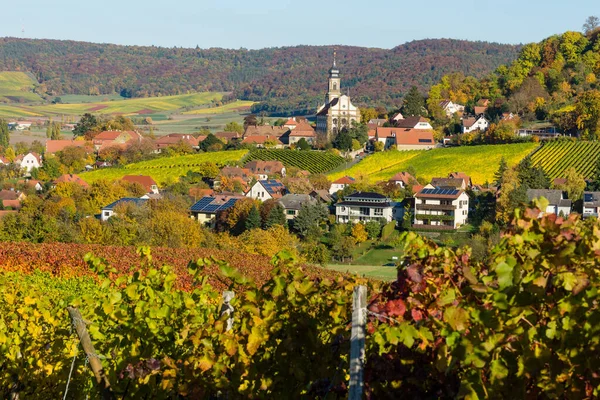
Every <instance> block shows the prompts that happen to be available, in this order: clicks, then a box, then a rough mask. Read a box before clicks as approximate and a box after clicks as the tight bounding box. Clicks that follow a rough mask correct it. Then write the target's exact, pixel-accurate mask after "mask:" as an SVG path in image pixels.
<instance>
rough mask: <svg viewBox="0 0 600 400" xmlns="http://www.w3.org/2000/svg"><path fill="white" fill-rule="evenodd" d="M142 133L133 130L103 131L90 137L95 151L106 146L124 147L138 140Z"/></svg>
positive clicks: (140, 138)
mask: <svg viewBox="0 0 600 400" xmlns="http://www.w3.org/2000/svg"><path fill="white" fill-rule="evenodd" d="M141 140H142V135H140V134H139V133H137V132H135V131H104V132H100V133H99V134H97V135H96V136H94V138H93V139H92V143H93V145H94V149H95V150H96V151H99V150H102V149H105V148H107V147H120V148H125V147H127V146H128V145H129V144H131V143H135V142H136V141H137V142H140V141H141Z"/></svg>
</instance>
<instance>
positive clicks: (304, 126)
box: [290, 122, 317, 137]
mask: <svg viewBox="0 0 600 400" xmlns="http://www.w3.org/2000/svg"><path fill="white" fill-rule="evenodd" d="M316 135H317V134H316V133H315V130H314V129H313V127H312V126H310V125H309V124H308V123H307V122H300V123H299V124H298V125H296V127H295V128H294V129H292V131H291V132H290V136H295V137H299V136H300V137H314V136H316Z"/></svg>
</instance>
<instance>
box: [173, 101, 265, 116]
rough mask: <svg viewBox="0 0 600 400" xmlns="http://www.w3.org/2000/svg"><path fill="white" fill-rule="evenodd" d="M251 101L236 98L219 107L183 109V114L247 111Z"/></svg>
mask: <svg viewBox="0 0 600 400" xmlns="http://www.w3.org/2000/svg"><path fill="white" fill-rule="evenodd" d="M252 104H254V102H253V101H247V100H236V101H233V102H231V103H228V104H225V105H223V106H220V107H210V108H199V109H197V110H190V111H185V112H183V114H202V115H204V114H225V113H229V112H232V111H233V112H239V111H246V112H247V111H249V110H250V106H252Z"/></svg>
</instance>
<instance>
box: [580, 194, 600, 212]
mask: <svg viewBox="0 0 600 400" xmlns="http://www.w3.org/2000/svg"><path fill="white" fill-rule="evenodd" d="M599 209H600V192H583V215H582V216H583V218H590V217H596V218H598V215H600V214H599V211H600V210H599Z"/></svg>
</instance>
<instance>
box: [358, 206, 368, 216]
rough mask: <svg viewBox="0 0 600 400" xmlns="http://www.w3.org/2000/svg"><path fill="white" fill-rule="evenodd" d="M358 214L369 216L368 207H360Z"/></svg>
mask: <svg viewBox="0 0 600 400" xmlns="http://www.w3.org/2000/svg"><path fill="white" fill-rule="evenodd" d="M359 212H360V214H361V215H370V214H371V211H370V209H369V207H361V208H360V211H359Z"/></svg>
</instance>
